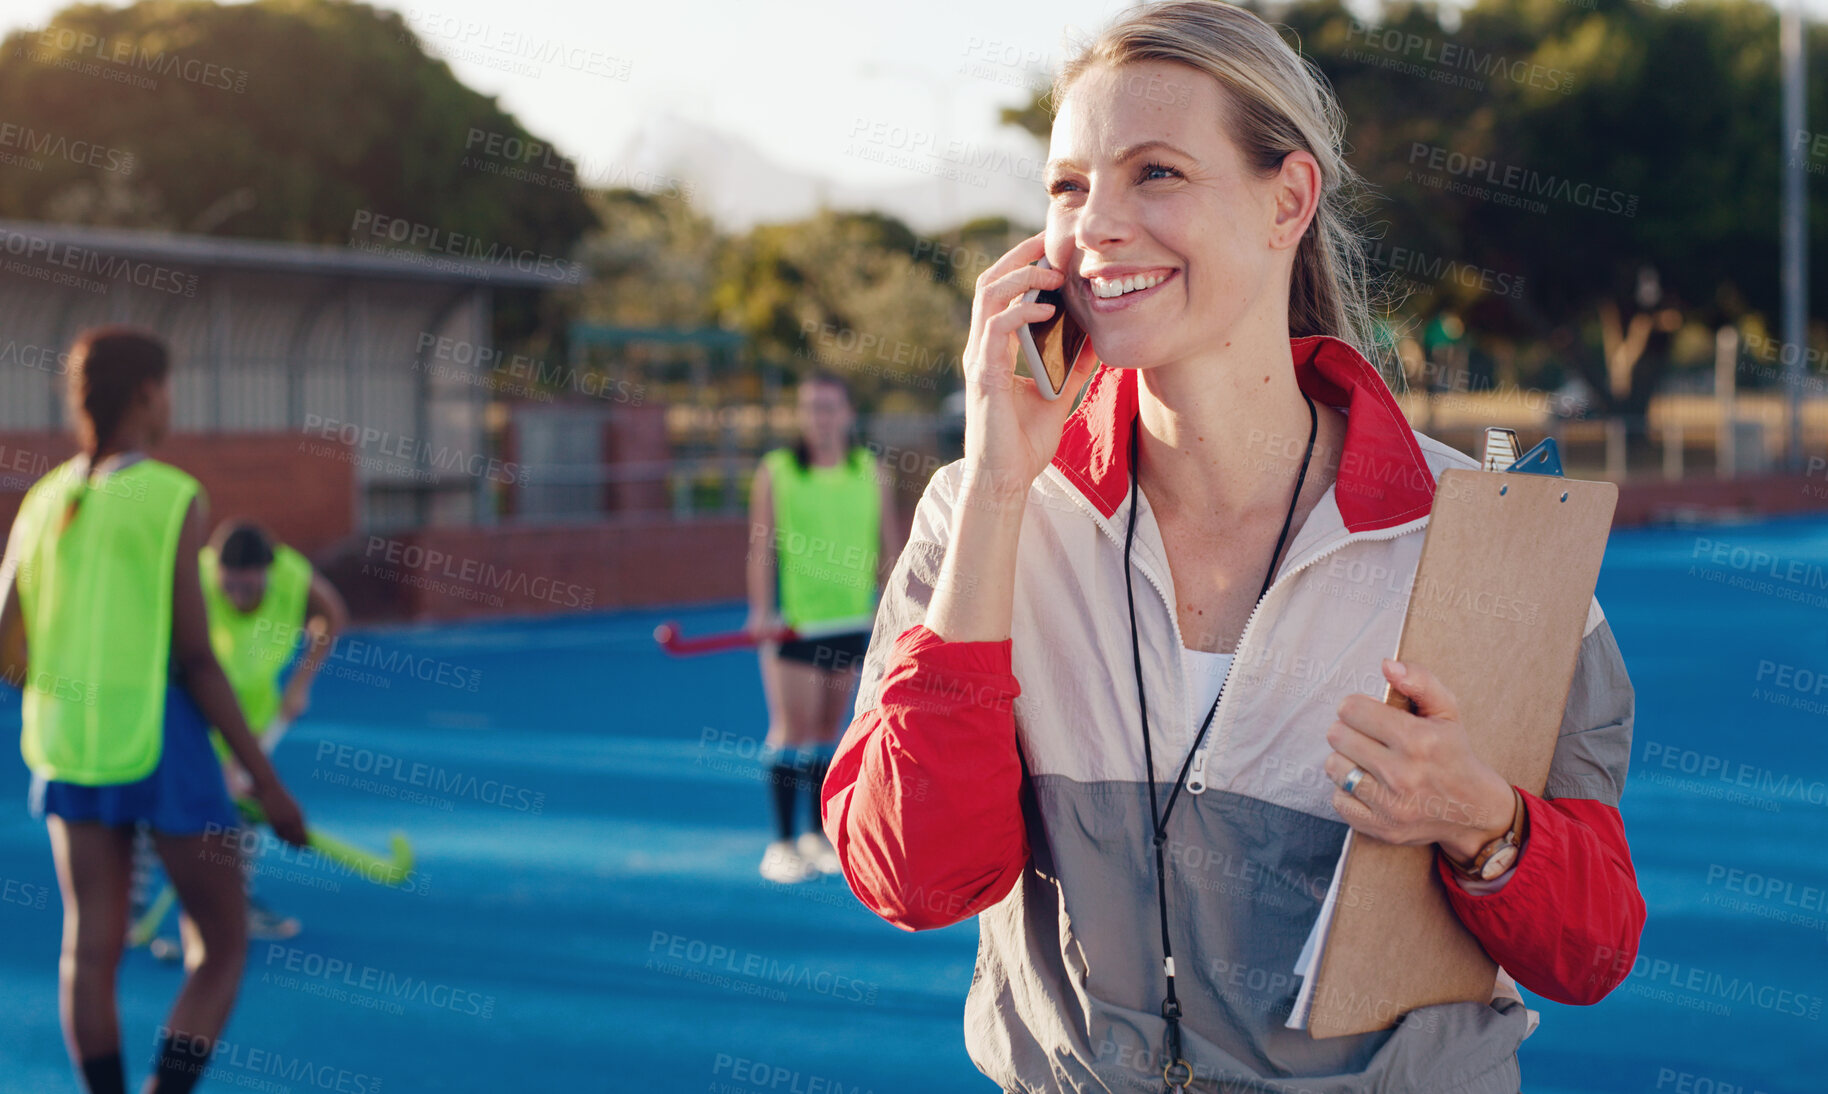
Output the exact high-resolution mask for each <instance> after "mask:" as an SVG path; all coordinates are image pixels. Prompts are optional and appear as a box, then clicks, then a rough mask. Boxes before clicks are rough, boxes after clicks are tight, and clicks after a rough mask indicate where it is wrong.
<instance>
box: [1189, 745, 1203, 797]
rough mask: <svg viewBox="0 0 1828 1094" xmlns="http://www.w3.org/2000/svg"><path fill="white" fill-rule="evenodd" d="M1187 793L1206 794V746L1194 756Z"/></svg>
mask: <svg viewBox="0 0 1828 1094" xmlns="http://www.w3.org/2000/svg"><path fill="white" fill-rule="evenodd" d="M1187 793H1189V794H1204V793H1206V746H1205V745H1201V746H1200V750H1199V751H1198V752H1195V753H1194V754H1193V767H1191V768H1190V769H1188V771H1187Z"/></svg>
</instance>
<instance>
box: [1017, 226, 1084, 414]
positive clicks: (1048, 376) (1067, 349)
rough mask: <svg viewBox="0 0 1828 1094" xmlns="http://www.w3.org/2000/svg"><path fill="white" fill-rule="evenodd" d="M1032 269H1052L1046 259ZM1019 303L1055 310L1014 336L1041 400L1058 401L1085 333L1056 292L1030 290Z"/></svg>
mask: <svg viewBox="0 0 1828 1094" xmlns="http://www.w3.org/2000/svg"><path fill="white" fill-rule="evenodd" d="M1035 265H1037V266H1039V267H1041V268H1042V269H1044V270H1051V269H1053V267H1052V266H1051V265H1049V264H1048V261H1047V256H1046V255H1043V256H1041V260H1040V261H1039V262H1037V263H1035ZM1022 300H1023V302H1024V303H1028V304H1037V303H1038V304H1052V305H1053V306H1054V314H1053V315H1051V316H1049V317H1048V318H1046V319H1043V320H1041V321H1040V322H1037V323H1029V324H1027V325H1025V326H1023V327H1021V328H1019V329H1018V330H1017V331H1016V334H1017V336H1018V337H1019V338H1020V339H1021V342H1022V356H1023V357H1025V358H1026V359H1027V360H1028V372H1029V375H1031V376H1033V377H1034V379H1035V387H1036V388H1037V389H1038V390H1039V391H1040V392H1041V395H1042V397H1043V398H1046V399H1058V398H1059V397H1060V393H1061V392H1062V391H1064V390H1066V378H1067V376H1068V375H1070V374H1071V373H1072V371H1073V365H1074V363H1075V362H1077V361H1078V360H1079V354H1080V353H1081V352H1083V351H1084V349H1085V332H1084V331H1083V330H1080V329H1079V324H1077V323H1075V322H1073V317H1072V316H1070V315H1068V314H1066V299H1065V297H1063V296H1062V295H1061V292H1060V290H1059V289H1030V290H1029V291H1028V292H1027V293H1026V294H1025V295H1024V296H1023V297H1022Z"/></svg>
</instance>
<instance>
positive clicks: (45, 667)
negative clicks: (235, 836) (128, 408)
mask: <svg viewBox="0 0 1828 1094" xmlns="http://www.w3.org/2000/svg"><path fill="white" fill-rule="evenodd" d="M87 466H88V462H87V460H86V459H85V458H83V457H77V458H76V459H73V460H69V461H67V462H65V463H62V464H59V465H58V466H57V467H55V468H53V469H52V471H51V472H50V474H48V475H46V476H45V477H44V478H42V479H40V480H38V482H37V483H35V484H33V486H32V489H31V490H30V491H29V492H27V494H26V496H25V500H24V502H23V503H21V505H20V507H19V516H18V517H17V518H16V519H15V520H14V521H13V532H12V536H13V540H14V542H16V543H17V544H18V545H19V562H20V566H19V573H18V578H17V586H16V587H17V589H18V592H19V606H20V608H21V609H22V612H23V614H24V617H25V629H26V642H27V648H28V651H29V652H28V658H29V665H30V669H29V678H28V679H27V680H26V681H25V699H24V703H23V707H22V714H23V717H24V732H23V733H22V734H21V736H20V751H21V752H22V753H23V754H24V755H25V762H26V765H27V766H28V767H30V768H31V769H32V771H33V772H34V773H36V774H38V775H41V776H43V777H45V778H47V779H54V780H57V781H59V782H69V783H77V784H79V785H82V786H108V785H113V784H117V783H129V782H136V781H138V780H140V779H143V778H145V777H146V776H147V775H150V774H151V773H152V771H153V769H154V768H155V767H157V766H158V764H159V755H160V753H161V751H162V750H163V746H164V734H165V689H166V683H167V674H168V668H169V665H170V661H171V593H172V576H173V574H174V572H175V571H174V570H173V569H172V567H173V566H174V565H175V564H176V562H177V557H178V536H179V533H180V532H182V531H183V528H184V516H185V514H186V513H187V512H188V511H189V509H190V503H191V499H192V498H194V497H196V496H197V494H198V492H199V489H200V488H199V487H198V485H197V480H196V479H193V478H191V477H190V476H189V475H187V474H185V473H184V472H182V471H180V470H178V469H177V468H175V467H172V466H171V465H169V464H164V463H159V462H158V461H156V460H150V459H141V460H139V461H138V462H137V463H133V464H130V465H128V466H127V467H124V468H122V469H120V470H118V471H114V472H111V473H109V474H107V475H105V476H103V477H101V478H100V479H98V480H97V481H95V482H94V483H90V482H89V481H88V480H87V478H86V477H85V474H84V472H85V470H86V469H87ZM72 501H77V502H78V505H77V508H76V512H75V515H74V516H73V517H71V519H70V521H69V523H68V524H67V525H66V524H65V523H64V514H65V512H66V511H68V509H69V507H70V503H71V502H72Z"/></svg>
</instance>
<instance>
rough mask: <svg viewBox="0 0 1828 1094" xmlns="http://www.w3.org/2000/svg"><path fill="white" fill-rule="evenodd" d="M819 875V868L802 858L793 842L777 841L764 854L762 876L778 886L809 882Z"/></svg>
mask: <svg viewBox="0 0 1828 1094" xmlns="http://www.w3.org/2000/svg"><path fill="white" fill-rule="evenodd" d="M818 873H819V870H818V867H816V866H814V865H812V864H811V863H809V862H807V861H806V860H805V859H804V858H802V857H801V856H800V850H799V848H797V847H795V846H794V844H793V841H792V840H785V839H778V840H775V841H774V842H773V843H771V844H769V845H768V850H766V851H764V852H762V876H763V877H765V878H767V879H768V880H769V881H772V882H774V883H776V884H778V885H794V884H797V883H799V882H802V881H808V880H810V879H812V878H814V877H817V876H818Z"/></svg>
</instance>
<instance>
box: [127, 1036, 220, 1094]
mask: <svg viewBox="0 0 1828 1094" xmlns="http://www.w3.org/2000/svg"><path fill="white" fill-rule="evenodd" d="M200 1041H202V1038H200V1037H187V1036H185V1035H184V1034H182V1033H179V1034H175V1035H174V1034H169V1033H168V1034H166V1035H165V1037H164V1038H163V1039H162V1040H160V1041H159V1063H158V1067H157V1069H156V1070H155V1071H154V1072H153V1079H152V1081H151V1082H149V1083H147V1084H146V1090H145V1092H144V1094H190V1089H191V1087H194V1086H196V1085H197V1083H198V1081H200V1080H201V1079H202V1078H203V1072H204V1070H205V1069H207V1068H208V1067H209V1058H210V1054H211V1053H212V1052H214V1051H215V1048H216V1046H215V1044H214V1043H213V1042H212V1043H210V1045H209V1048H208V1049H207V1050H206V1049H204V1048H203V1047H202V1045H201V1044H199V1042H200Z"/></svg>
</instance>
